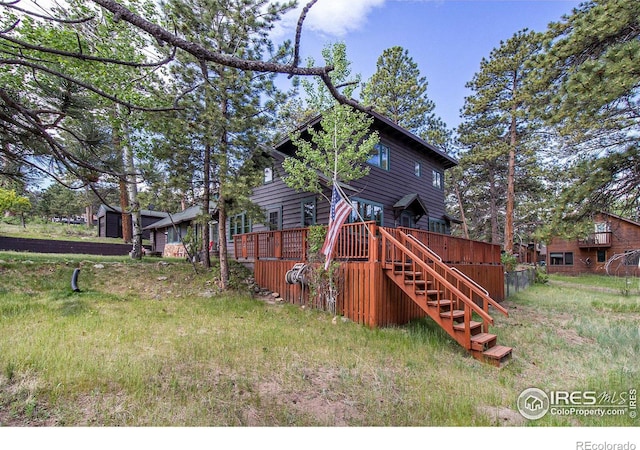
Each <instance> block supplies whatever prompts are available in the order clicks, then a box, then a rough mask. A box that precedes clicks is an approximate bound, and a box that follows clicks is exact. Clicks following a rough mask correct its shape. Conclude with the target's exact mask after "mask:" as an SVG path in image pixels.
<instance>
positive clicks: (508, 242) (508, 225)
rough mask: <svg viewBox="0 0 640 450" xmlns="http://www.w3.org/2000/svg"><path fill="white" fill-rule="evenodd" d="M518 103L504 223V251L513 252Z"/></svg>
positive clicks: (512, 128)
mask: <svg viewBox="0 0 640 450" xmlns="http://www.w3.org/2000/svg"><path fill="white" fill-rule="evenodd" d="M517 76H518V73H517V72H514V74H513V92H514V94H515V92H516V88H517ZM517 133H518V130H517V122H516V104H515V103H514V104H513V105H512V107H511V126H510V129H509V167H508V172H507V211H506V218H505V225H504V251H505V252H506V253H507V254H509V255H511V254H513V232H514V229H513V215H514V209H515V197H516V195H515V178H516V144H517V138H518V136H517Z"/></svg>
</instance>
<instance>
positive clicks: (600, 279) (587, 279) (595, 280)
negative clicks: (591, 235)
mask: <svg viewBox="0 0 640 450" xmlns="http://www.w3.org/2000/svg"><path fill="white" fill-rule="evenodd" d="M549 280H550V281H551V282H553V281H556V282H559V283H563V284H579V285H581V286H584V287H593V288H601V289H612V290H615V291H617V292H618V293H623V291H625V290H626V291H628V293H629V294H635V295H638V294H640V278H637V277H614V276H607V275H592V274H584V275H580V276H569V275H559V274H552V275H549Z"/></svg>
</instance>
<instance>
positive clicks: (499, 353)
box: [482, 345, 513, 366]
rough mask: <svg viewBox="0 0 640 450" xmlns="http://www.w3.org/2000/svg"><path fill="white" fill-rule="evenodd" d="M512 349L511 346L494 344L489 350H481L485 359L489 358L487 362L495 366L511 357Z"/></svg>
mask: <svg viewBox="0 0 640 450" xmlns="http://www.w3.org/2000/svg"><path fill="white" fill-rule="evenodd" d="M512 350H513V349H512V348H511V347H505V346H504V345H495V346H493V347H491V348H490V349H489V350H485V351H484V352H482V355H483V356H484V358H485V360H489V361H488V362H489V363H491V364H493V365H495V366H500V365H501V364H502V363H503V362H505V361H507V360H508V359H509V358H511V351H512Z"/></svg>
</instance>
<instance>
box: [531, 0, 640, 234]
mask: <svg viewBox="0 0 640 450" xmlns="http://www.w3.org/2000/svg"><path fill="white" fill-rule="evenodd" d="M545 44H546V45H545V52H544V53H543V54H541V55H539V56H538V57H537V58H536V59H535V61H534V64H533V67H534V71H533V72H532V73H531V76H530V84H531V91H532V92H533V93H535V94H536V96H537V98H536V100H537V110H536V113H537V114H538V115H539V116H540V117H542V118H543V119H544V120H545V123H546V125H547V126H548V127H550V129H551V130H553V131H556V132H557V133H558V134H559V139H558V141H559V142H561V143H562V146H561V148H560V150H559V151H558V152H556V153H555V154H553V155H551V156H552V157H553V158H554V159H556V160H558V161H559V162H562V163H563V165H564V166H565V168H566V171H567V173H568V174H570V177H568V178H567V180H566V181H567V183H563V186H564V189H562V190H561V192H560V195H562V200H563V201H561V202H557V205H556V208H557V209H558V211H557V214H556V215H555V219H556V220H555V226H556V227H558V228H560V226H561V225H562V222H563V221H566V220H570V219H575V220H580V219H583V218H589V217H590V216H591V215H592V214H593V213H595V212H597V211H599V210H615V211H616V212H618V213H622V214H628V215H630V216H631V217H636V214H638V204H639V200H640V188H639V187H638V186H640V170H638V167H639V165H640V65H639V63H638V61H640V2H638V1H637V0H592V1H588V2H585V3H583V4H581V5H580V6H579V7H578V8H576V9H574V11H573V13H572V14H570V15H569V16H566V17H565V18H563V20H562V21H560V22H557V23H552V24H550V26H549V28H548V31H547V33H546V35H545Z"/></svg>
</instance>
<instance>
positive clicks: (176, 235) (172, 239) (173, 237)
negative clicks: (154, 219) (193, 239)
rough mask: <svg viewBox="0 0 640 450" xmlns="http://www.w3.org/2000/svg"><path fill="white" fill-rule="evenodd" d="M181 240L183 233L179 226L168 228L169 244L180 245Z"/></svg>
mask: <svg viewBox="0 0 640 450" xmlns="http://www.w3.org/2000/svg"><path fill="white" fill-rule="evenodd" d="M181 238H182V233H181V231H180V228H179V226H175V227H170V228H167V244H179V243H180V242H181Z"/></svg>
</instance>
